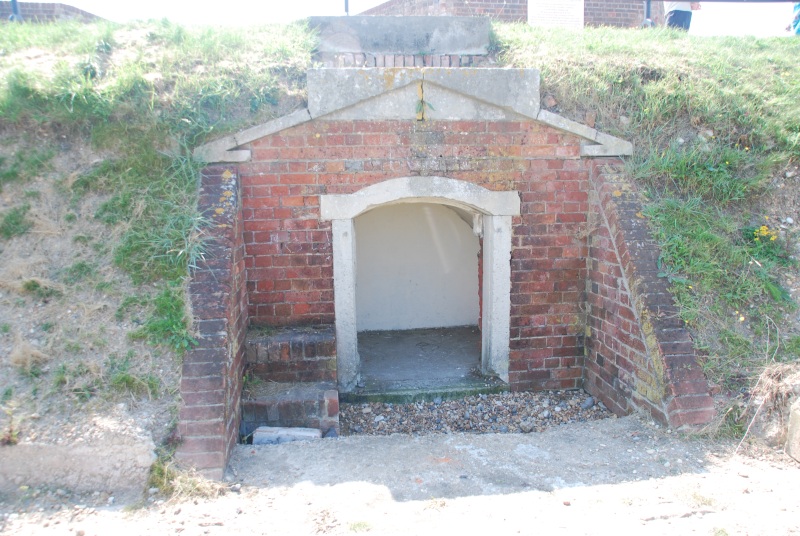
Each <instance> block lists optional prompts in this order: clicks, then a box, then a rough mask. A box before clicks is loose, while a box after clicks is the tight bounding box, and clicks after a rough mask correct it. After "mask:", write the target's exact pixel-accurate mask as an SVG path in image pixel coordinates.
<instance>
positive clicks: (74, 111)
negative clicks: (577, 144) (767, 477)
mask: <svg viewBox="0 0 800 536" xmlns="http://www.w3.org/2000/svg"><path fill="white" fill-rule="evenodd" d="M314 46H315V38H314V35H313V33H312V32H310V31H309V30H308V28H307V27H306V26H305V25H303V24H295V25H289V26H270V27H261V28H251V29H248V30H246V31H242V30H225V29H217V28H205V29H202V28H201V29H187V28H184V27H181V26H178V25H175V24H172V23H169V22H166V21H162V22H149V23H137V24H132V25H124V26H121V25H116V24H111V23H92V24H76V23H58V24H45V25H32V24H16V25H4V26H3V32H0V73H1V76H0V139H1V140H2V144H0V196H1V197H0V199H2V204H1V205H0V248H1V249H2V251H1V252H2V259H3V261H0V289H2V290H3V295H2V296H0V307H4V309H2V310H3V311H4V314H5V316H6V317H7V318H8V320H3V322H2V324H1V325H0V342H3V341H5V342H4V344H6V346H7V347H9V348H12V347H13V348H14V349H15V351H16V349H18V348H19V347H20V345H22V342H24V340H25V339H31V338H32V339H35V341H34V342H37V341H38V343H39V344H38V346H37V345H34V346H35V347H31V348H28V350H27V353H25V352H23V354H24V355H22V357H20V358H19V359H18V360H17V362H16V364H15V367H16V368H17V370H18V372H19V373H20V375H19V377H17V378H15V379H13V381H12V380H4V381H5V383H3V382H1V381H0V390H1V391H2V396H3V399H2V400H3V405H4V407H8V406H9V405H10V404H11V403H12V402H15V401H16V402H15V403H17V404H21V405H23V406H24V405H25V400H30V399H33V400H41V399H42V398H45V397H52V396H57V395H59V394H66V395H67V396H68V397H70V398H71V399H73V400H75V401H77V402H79V403H82V402H84V401H85V400H87V399H92V398H100V395H102V394H103V393H108V392H111V393H112V394H113V396H111V398H113V397H114V396H119V393H123V394H130V395H131V396H136V397H154V398H158V397H159V396H161V395H163V394H164V393H172V394H173V395H174V390H175V384H174V379H173V380H170V381H171V382H172V383H170V381H167V380H161V381H160V382H159V380H158V370H159V367H161V365H160V363H161V361H163V360H164V358H165V357H164V356H170V358H171V356H174V355H180V352H181V351H183V350H185V349H186V348H187V347H188V346H190V345H191V343H192V337H191V333H190V332H189V324H188V321H189V319H188V317H187V314H186V312H185V303H184V302H185V296H184V294H183V283H184V281H185V278H186V275H187V273H188V271H189V270H190V269H191V267H192V266H193V264H194V263H195V262H196V261H197V260H198V259H199V258H201V257H202V255H203V251H204V249H203V248H204V242H203V228H204V225H205V222H204V221H203V220H202V218H200V217H199V216H198V214H197V213H196V211H195V196H196V190H197V179H198V172H199V164H198V163H196V162H194V161H192V160H191V158H189V155H190V152H191V150H192V148H194V147H195V146H197V145H198V144H200V143H202V142H204V141H208V140H210V139H213V138H215V137H217V136H220V135H222V134H224V133H228V132H231V131H235V130H237V129H240V128H243V127H246V126H249V125H253V124H257V123H260V122H263V121H265V120H267V119H270V118H273V117H278V116H281V115H284V114H285V113H288V112H289V111H291V110H293V109H295V108H298V107H302V106H304V99H305V71H306V69H307V68H309V67H310V66H311V54H312V51H313V48H314ZM492 46H493V53H494V54H496V56H497V58H498V61H499V63H501V64H502V65H507V66H512V67H529V68H536V69H540V70H541V72H542V77H543V85H542V93H543V95H547V96H549V97H551V98H552V100H550V99H548V102H549V103H550V104H549V106H550V107H551V108H553V109H555V110H556V111H558V112H559V113H561V114H563V115H565V116H567V117H569V118H571V119H574V120H576V121H580V122H588V123H592V122H593V123H594V124H595V125H596V127H597V128H598V129H599V130H601V131H605V132H608V133H610V134H613V135H616V136H620V137H622V138H625V139H629V140H631V141H632V142H633V143H634V145H635V155H634V156H633V157H631V158H629V159H627V160H626V167H627V173H628V174H629V176H630V177H631V178H632V179H633V180H635V181H636V182H637V183H638V184H639V185H640V186H641V188H642V191H643V192H644V193H645V195H646V198H647V208H646V210H645V215H646V216H647V217H648V218H649V220H650V222H651V224H652V228H653V232H654V235H655V237H656V238H657V240H658V241H659V242H660V243H661V244H662V247H663V255H662V258H661V261H660V262H661V270H662V274H661V275H662V277H664V278H667V279H668V280H669V281H670V283H671V284H672V286H673V289H674V291H675V295H676V297H677V299H678V301H679V304H680V306H681V311H682V315H683V317H684V319H685V320H686V321H687V322H688V324H689V326H690V328H691V329H692V330H693V333H694V334H695V340H696V344H697V345H698V347H699V348H700V349H701V351H702V352H703V353H704V354H705V361H704V362H705V366H706V369H707V372H708V374H709V377H710V378H711V379H712V381H714V382H715V383H716V384H718V385H720V386H721V388H722V389H725V390H729V391H731V392H737V391H741V390H747V389H748V388H749V386H751V385H752V384H753V382H754V379H755V378H756V377H757V376H758V375H759V374H760V372H761V370H762V369H763V368H764V366H765V365H769V364H771V363H778V362H793V361H796V360H797V359H798V357H800V338H798V334H800V331H798V326H797V321H796V317H797V312H796V305H795V301H794V299H793V297H792V291H793V290H794V287H793V284H794V281H795V279H796V272H797V266H796V260H795V257H796V255H797V253H798V252H797V236H796V235H795V230H796V229H797V227H796V226H795V225H793V224H792V223H787V222H788V220H786V217H792V218H794V219H798V220H800V212H794V209H800V201H798V199H800V197H798V196H797V195H795V194H794V193H793V189H792V188H791V184H792V181H790V180H789V179H790V177H791V175H790V174H791V173H792V170H795V169H796V168H797V164H798V159H800V65H798V64H797V61H796V59H797V58H798V57H800V41H798V40H796V39H753V38H694V37H690V36H687V35H685V34H682V33H676V32H669V31H664V30H648V31H642V30H612V29H586V30H585V31H583V32H580V33H575V32H570V31H566V30H545V29H535V28H531V27H528V26H525V25H505V24H498V25H495V27H494V37H493V45H492ZM782 188H783V189H782ZM790 190H792V191H790ZM796 201H798V202H797V203H796ZM47 240H54V241H55V242H48V241H47ZM58 243H61V244H62V245H63V244H68V245H69V248H66V250H65V255H66V257H68V258H61V259H57V258H55V257H57V255H52V254H50V255H49V257H50V258H49V260H43V261H41V263H40V264H35V263H33V262H32V261H30V259H28V260H27V261H26V260H25V259H24V258H23V257H24V255H22V256H20V255H21V254H20V252H21V251H23V250H25V249H26V248H33V249H34V250H35V249H36V248H37V247H38V248H39V249H40V250H41V257H42V258H45V257H48V255H47V254H46V253H48V252H52V251H53V249H54V248H56V245H57V244H58ZM12 253H13V255H12ZM28 257H30V255H29V256H28ZM12 258H13V259H15V262H16V263H17V264H16V265H14V264H13V263H12V262H11V261H10V260H9V259H12ZM76 302H80V304H82V306H83V309H84V310H86V311H92V310H95V308H99V309H97V310H101V311H106V313H107V314H106V317H107V320H103V321H104V322H109V325H110V323H113V322H116V325H117V327H120V329H123V331H124V332H125V334H126V336H125V338H124V340H122V341H111V340H110V339H112V337H113V336H112V335H110V334H109V331H108V330H107V331H103V329H105V328H103V326H100V327H98V328H97V329H94V330H93V331H91V332H90V333H89V332H87V331H81V330H80V328H79V327H74V326H73V327H70V326H69V325H68V324H67V323H66V322H67V321H66V320H63V319H62V318H61V316H60V315H62V312H63V311H64V310H68V311H70V312H72V311H73V310H74V309H76ZM32 319H34V320H32ZM112 319H113V320H112ZM100 328H103V329H100ZM108 329H109V330H110V328H108ZM142 340H143V341H147V342H149V343H151V344H154V345H156V346H155V347H156V348H161V349H163V353H160V354H157V355H155V356H151V357H150V359H149V361H148V360H147V359H143V358H142V355H144V354H143V352H144V351H143V350H136V351H135V352H133V353H131V351H130V350H129V349H126V346H127V345H129V344H130V345H133V344H136V343H138V341H142ZM19 341H22V342H19ZM34 350H35V351H34ZM36 352H38V354H37V353H36ZM39 354H41V355H42V356H44V355H47V356H49V357H48V358H44V357H41V356H39V357H37V355H39ZM55 355H59V356H68V357H67V358H64V357H62V358H61V359H62V360H66V361H64V362H62V363H60V364H59V363H52V362H50V363H48V359H51V360H52V359H53V356H55ZM142 363H144V364H142ZM114 393H116V394H114ZM35 405H36V404H35V403H33V404H32V405H31V404H29V406H30V407H35Z"/></svg>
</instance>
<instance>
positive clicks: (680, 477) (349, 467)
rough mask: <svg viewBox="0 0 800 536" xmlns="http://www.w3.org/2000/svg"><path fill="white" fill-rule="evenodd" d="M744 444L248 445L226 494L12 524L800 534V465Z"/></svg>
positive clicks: (539, 437)
mask: <svg viewBox="0 0 800 536" xmlns="http://www.w3.org/2000/svg"><path fill="white" fill-rule="evenodd" d="M735 446H736V445H735V444H720V443H710V442H708V441H700V440H696V439H692V438H688V437H685V436H681V435H679V434H676V433H667V432H665V431H664V430H663V429H661V428H658V427H657V426H655V425H654V424H653V423H650V422H648V421H646V420H641V419H640V418H638V417H635V416H632V417H625V418H621V419H606V420H602V421H595V422H586V423H576V424H570V425H564V426H560V427H556V428H553V429H549V430H546V431H545V432H543V433H532V434H497V435H495V434H433V435H424V436H408V435H393V436H388V437H377V436H352V437H344V438H340V439H326V440H322V441H319V442H316V443H291V444H284V445H274V446H258V447H254V446H252V445H239V446H237V447H236V451H235V453H234V455H233V459H232V461H231V465H230V474H229V483H228V491H227V492H226V493H224V494H223V495H222V496H219V497H217V498H214V499H202V498H195V499H192V498H189V499H183V500H172V501H168V502H164V501H161V500H158V499H157V498H153V499H152V500H150V501H149V502H148V501H145V502H147V504H148V505H147V506H145V507H143V508H139V509H125V508H122V506H121V505H116V506H114V507H98V508H93V507H91V506H90V505H74V504H69V503H65V504H64V505H62V506H60V507H57V508H59V509H58V510H55V509H53V508H52V507H51V508H50V509H48V510H45V511H43V512H39V511H36V509H35V508H31V507H30V504H28V506H27V507H25V506H24V505H23V504H21V503H17V504H16V505H11V506H9V505H8V504H6V511H5V513H3V514H0V532H2V533H3V534H9V535H12V534H13V535H18V534H78V535H80V534H83V535H86V536H89V535H94V534H110V533H113V532H118V531H120V530H123V532H125V533H128V532H130V533H131V534H133V533H136V534H181V535H201V534H220V535H221V534H231V533H234V534H281V535H285V534H352V533H363V532H371V533H373V534H404V535H405V534H459V533H460V534H477V533H489V534H533V533H536V534H598V533H604V532H605V531H610V530H613V531H614V532H615V533H617V534H634V533H636V534H673V535H674V534H709V535H724V534H728V535H733V534H748V535H759V534H764V535H767V534H769V535H776V534H800V501H799V500H798V497H800V464H798V463H796V462H795V461H794V460H792V459H791V458H789V457H787V456H786V455H784V454H783V453H782V452H781V451H779V450H778V451H775V450H769V451H767V450H763V449H762V450H758V449H754V448H752V447H749V448H748V449H747V452H746V453H744V454H743V453H742V452H741V451H740V453H738V454H734V452H733V450H734V448H735ZM0 508H3V507H0ZM484 531H485V532H484Z"/></svg>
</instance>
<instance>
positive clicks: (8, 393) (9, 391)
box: [0, 387, 14, 404]
mask: <svg viewBox="0 0 800 536" xmlns="http://www.w3.org/2000/svg"><path fill="white" fill-rule="evenodd" d="M13 396H14V389H13V388H11V387H6V388H5V389H3V394H2V395H0V404H5V403H6V402H8V401H9V400H11V397H13Z"/></svg>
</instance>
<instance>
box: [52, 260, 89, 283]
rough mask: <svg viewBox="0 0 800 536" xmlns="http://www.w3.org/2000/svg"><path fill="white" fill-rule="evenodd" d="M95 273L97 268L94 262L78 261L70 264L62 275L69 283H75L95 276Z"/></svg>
mask: <svg viewBox="0 0 800 536" xmlns="http://www.w3.org/2000/svg"><path fill="white" fill-rule="evenodd" d="M95 274H96V268H95V267H94V266H93V265H92V264H90V263H88V262H86V261H78V262H76V263H73V264H72V265H70V266H68V267H67V268H66V270H64V275H63V276H62V277H61V279H62V280H63V281H64V283H66V284H68V285H74V284H76V283H79V282H81V281H84V280H86V279H89V278H91V277H94V275H95Z"/></svg>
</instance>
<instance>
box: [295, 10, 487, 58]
mask: <svg viewBox="0 0 800 536" xmlns="http://www.w3.org/2000/svg"><path fill="white" fill-rule="evenodd" d="M309 25H310V26H311V27H312V28H316V29H317V31H318V32H319V39H320V42H319V46H318V47H317V50H318V51H319V52H338V53H371V54H414V55H416V54H440V55H441V54H454V55H484V54H486V53H487V52H488V49H489V32H490V30H491V21H490V20H489V19H488V18H486V17H369V16H363V17H360V16H356V17H311V18H310V19H309Z"/></svg>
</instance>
